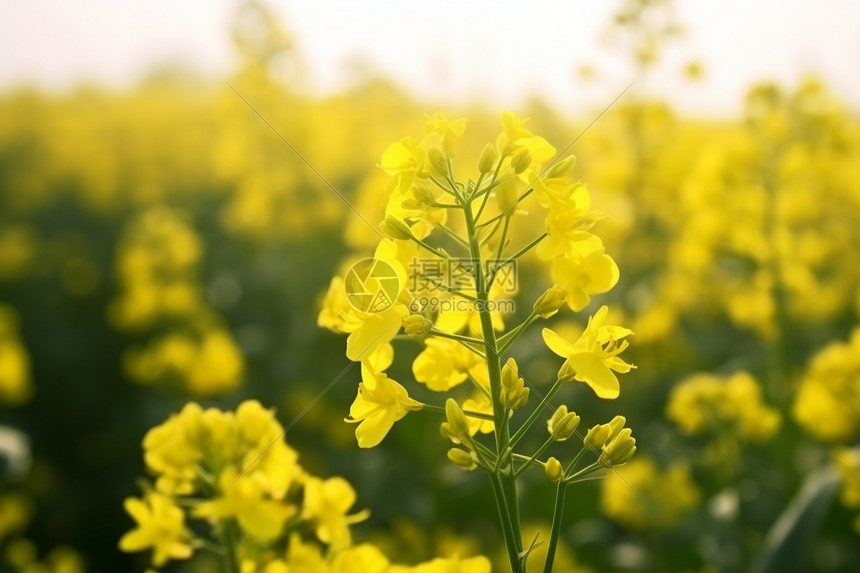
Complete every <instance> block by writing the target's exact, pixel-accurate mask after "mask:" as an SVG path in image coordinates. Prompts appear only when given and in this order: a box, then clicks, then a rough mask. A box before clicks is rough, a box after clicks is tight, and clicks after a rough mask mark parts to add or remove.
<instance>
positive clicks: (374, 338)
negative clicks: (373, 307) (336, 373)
mask: <svg viewBox="0 0 860 573" xmlns="http://www.w3.org/2000/svg"><path fill="white" fill-rule="evenodd" d="M406 316H409V311H408V310H407V309H406V307H405V306H403V305H400V304H395V305H393V306H391V307H390V308H388V309H387V310H385V311H383V312H380V313H379V314H366V313H363V312H359V311H357V310H355V309H351V312H350V313H349V314H348V315H347V320H346V323H345V330H347V332H350V335H349V337H348V338H347V339H346V357H347V358H349V359H350V360H353V361H356V362H357V361H360V360H364V359H365V358H371V357H372V356H373V355H374V353H376V352H377V351H379V350H380V349H381V348H383V347H384V346H386V345H387V344H388V343H389V342H391V341H392V340H394V337H395V336H396V335H397V333H398V332H399V331H400V327H401V326H402V324H403V318H404V317H406Z"/></svg>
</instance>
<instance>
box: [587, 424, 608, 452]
mask: <svg viewBox="0 0 860 573" xmlns="http://www.w3.org/2000/svg"><path fill="white" fill-rule="evenodd" d="M611 432H612V429H611V428H610V427H609V424H597V425H596V426H593V427H592V428H591V429H590V430H588V433H587V434H585V439H583V440H582V441H583V443H584V444H585V446H586V447H587V448H588V449H590V450H592V451H595V452H596V451H598V450H600V448H602V447H603V444H605V443H606V440H608V439H609V436H610V433H611Z"/></svg>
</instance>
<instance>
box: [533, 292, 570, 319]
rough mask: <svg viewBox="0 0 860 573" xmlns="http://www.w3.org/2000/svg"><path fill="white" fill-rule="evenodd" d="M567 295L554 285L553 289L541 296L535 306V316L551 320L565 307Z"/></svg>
mask: <svg viewBox="0 0 860 573" xmlns="http://www.w3.org/2000/svg"><path fill="white" fill-rule="evenodd" d="M566 297H567V293H566V292H565V291H564V289H562V288H561V287H559V286H556V285H553V287H552V288H550V289H549V290H547V291H546V292H545V293H543V294H542V295H540V298H538V299H537V301H536V302H535V305H534V311H535V314H537V315H538V316H539V317H541V318H549V317H551V316H552V315H554V314H555V313H557V312H558V309H560V308H561V307H562V306H563V305H564V301H565V298H566Z"/></svg>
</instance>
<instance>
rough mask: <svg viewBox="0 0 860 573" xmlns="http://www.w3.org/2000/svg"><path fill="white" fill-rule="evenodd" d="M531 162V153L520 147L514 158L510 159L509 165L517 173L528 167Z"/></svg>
mask: <svg viewBox="0 0 860 573" xmlns="http://www.w3.org/2000/svg"><path fill="white" fill-rule="evenodd" d="M531 164H532V154H531V153H529V150H528V149H521V150H520V151H519V152H518V153H517V154H516V155H514V158H513V159H511V167H513V168H514V171H516V172H517V175H519V174H520V173H522V172H523V171H525V170H526V169H528V168H529V165H531Z"/></svg>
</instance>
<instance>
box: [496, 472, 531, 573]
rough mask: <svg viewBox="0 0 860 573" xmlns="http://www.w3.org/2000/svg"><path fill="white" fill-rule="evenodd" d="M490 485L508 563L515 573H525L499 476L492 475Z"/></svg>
mask: <svg viewBox="0 0 860 573" xmlns="http://www.w3.org/2000/svg"><path fill="white" fill-rule="evenodd" d="M490 483H491V484H492V485H493V497H495V499H496V507H497V508H498V510H499V520H500V521H501V522H502V536H503V537H504V538H505V549H507V551H508V561H510V563H511V571H512V572H513V573H523V570H522V567H521V565H520V552H519V550H517V543H516V537H515V534H514V530H513V525H512V520H511V514H510V512H509V511H508V504H507V502H506V501H505V495H504V492H503V490H502V484H501V482H500V480H499V476H498V475H497V474H494V473H490Z"/></svg>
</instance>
